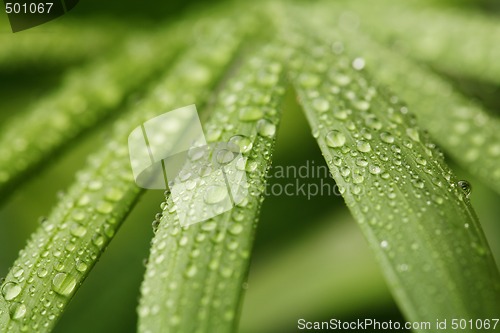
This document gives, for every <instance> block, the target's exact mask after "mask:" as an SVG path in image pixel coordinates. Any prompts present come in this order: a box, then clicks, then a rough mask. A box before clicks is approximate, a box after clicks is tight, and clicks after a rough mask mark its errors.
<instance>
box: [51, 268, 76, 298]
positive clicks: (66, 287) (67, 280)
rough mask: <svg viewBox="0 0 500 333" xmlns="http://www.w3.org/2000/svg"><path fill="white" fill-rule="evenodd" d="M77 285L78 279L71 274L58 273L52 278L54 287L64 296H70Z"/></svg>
mask: <svg viewBox="0 0 500 333" xmlns="http://www.w3.org/2000/svg"><path fill="white" fill-rule="evenodd" d="M75 287H76V280H75V278H74V277H72V276H71V275H69V274H66V273H57V274H56V276H54V278H53V279H52V289H53V290H54V291H55V292H56V293H58V294H59V295H62V296H69V295H70V294H71V293H72V292H73V291H74V290H75Z"/></svg>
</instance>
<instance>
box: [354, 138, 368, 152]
mask: <svg viewBox="0 0 500 333" xmlns="http://www.w3.org/2000/svg"><path fill="white" fill-rule="evenodd" d="M356 148H358V150H359V151H361V152H363V153H368V152H369V151H370V150H372V147H371V146H370V144H369V143H368V142H366V141H364V140H359V141H358V142H357V143H356Z"/></svg>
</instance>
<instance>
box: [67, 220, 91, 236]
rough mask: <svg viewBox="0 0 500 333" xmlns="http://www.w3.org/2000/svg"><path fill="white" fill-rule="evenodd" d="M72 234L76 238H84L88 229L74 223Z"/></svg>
mask: <svg viewBox="0 0 500 333" xmlns="http://www.w3.org/2000/svg"><path fill="white" fill-rule="evenodd" d="M70 232H71V234H72V235H73V236H75V237H83V236H85V234H86V233H87V228H85V227H84V226H83V225H81V224H79V223H74V224H73V226H72V227H71V230H70Z"/></svg>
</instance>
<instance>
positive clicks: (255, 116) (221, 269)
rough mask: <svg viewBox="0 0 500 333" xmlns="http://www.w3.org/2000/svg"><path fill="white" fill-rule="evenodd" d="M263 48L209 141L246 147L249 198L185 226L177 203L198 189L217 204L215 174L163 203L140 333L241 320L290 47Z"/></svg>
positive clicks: (227, 100) (236, 83)
mask: <svg viewBox="0 0 500 333" xmlns="http://www.w3.org/2000/svg"><path fill="white" fill-rule="evenodd" d="M257 49H258V50H257V51H254V52H252V53H251V56H250V57H249V59H248V58H247V60H246V61H244V62H243V64H242V65H241V67H240V68H238V69H237V70H236V71H235V72H234V73H232V75H231V76H230V77H229V78H228V82H227V84H226V85H225V86H224V87H223V88H222V90H221V92H220V93H219V95H218V98H217V101H216V103H215V106H214V107H213V110H212V112H211V117H210V119H209V120H208V122H207V124H206V136H207V141H208V142H209V143H210V142H228V143H229V144H231V143H232V144H236V145H238V146H239V148H240V152H241V153H242V155H241V156H240V157H237V158H238V160H237V161H236V168H237V169H238V170H240V171H242V172H245V173H246V177H247V184H248V194H249V195H248V196H247V197H246V198H244V199H243V200H242V201H236V200H235V202H234V203H235V206H234V207H233V208H232V209H231V210H229V211H226V212H225V213H222V214H220V215H217V216H215V217H213V218H210V219H208V220H206V221H204V222H200V223H197V224H192V225H188V226H183V225H181V224H180V221H179V218H178V215H177V214H178V213H179V212H178V210H177V207H178V206H179V204H181V205H186V204H189V203H190V202H192V201H190V200H195V199H196V197H197V194H201V195H204V198H203V200H204V203H205V204H206V208H205V209H207V210H210V209H212V208H211V206H210V205H212V200H213V198H214V197H213V193H212V192H213V189H214V188H215V186H213V183H211V181H210V179H211V178H210V177H212V175H209V176H207V177H204V178H203V180H200V181H198V182H197V185H196V187H195V188H194V189H193V190H186V192H185V193H181V194H180V196H181V197H180V198H177V199H178V200H179V201H177V202H176V203H174V201H173V199H172V197H170V198H169V199H168V200H167V201H166V203H165V204H164V205H163V206H162V207H163V208H164V209H163V213H162V217H161V221H160V225H159V227H158V230H157V232H156V235H155V237H154V239H153V246H152V249H151V255H150V258H149V264H148V266H147V271H146V275H145V279H144V282H143V285H142V289H141V290H142V299H141V301H140V306H139V331H140V332H159V331H163V332H179V333H180V332H194V331H196V332H207V333H208V332H218V333H223V332H232V331H233V330H234V329H235V327H236V325H237V318H238V312H239V311H238V309H239V303H240V298H241V294H242V291H243V288H242V286H243V283H244V282H245V280H246V276H247V270H248V262H249V257H250V253H251V248H252V243H253V236H254V231H255V227H256V223H257V219H258V215H259V210H260V206H261V202H262V200H263V192H264V189H265V175H266V172H267V170H268V168H269V166H270V156H271V153H272V147H273V142H274V139H275V135H276V126H277V124H278V121H279V118H280V110H279V109H280V104H281V102H282V99H283V95H284V91H285V87H284V84H285V83H284V82H283V79H282V74H283V66H282V64H281V61H282V59H283V52H284V51H283V50H280V49H279V47H271V46H270V47H264V48H263V49H260V47H259V48H257ZM280 77H281V78H280ZM217 156H218V155H217ZM227 172H228V174H230V173H232V172H233V171H231V170H229V171H227ZM205 182H206V183H205ZM233 185H239V186H242V184H233ZM243 186H245V185H243ZM226 193H227V192H226ZM226 196H227V194H226ZM184 197H185V198H184ZM216 206H217V205H215V206H214V207H216ZM217 207H218V206H217ZM214 209H217V208H214Z"/></svg>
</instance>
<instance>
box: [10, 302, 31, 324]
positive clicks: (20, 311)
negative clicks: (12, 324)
mask: <svg viewBox="0 0 500 333" xmlns="http://www.w3.org/2000/svg"><path fill="white" fill-rule="evenodd" d="M26 312H27V309H26V305H24V304H22V303H17V302H15V303H13V304H12V305H11V306H10V308H9V313H10V317H11V318H12V319H13V320H19V319H22V318H23V317H24V316H25V315H26Z"/></svg>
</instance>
